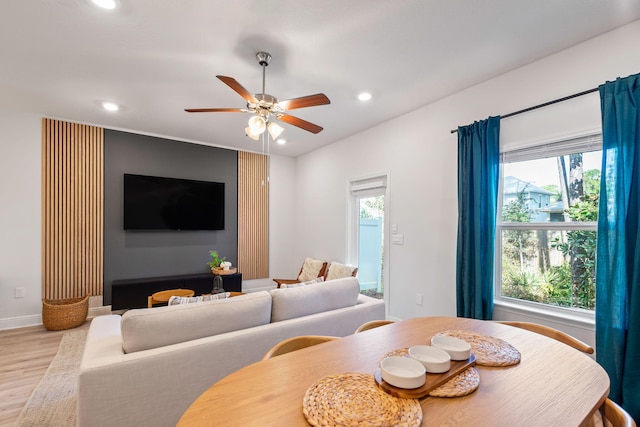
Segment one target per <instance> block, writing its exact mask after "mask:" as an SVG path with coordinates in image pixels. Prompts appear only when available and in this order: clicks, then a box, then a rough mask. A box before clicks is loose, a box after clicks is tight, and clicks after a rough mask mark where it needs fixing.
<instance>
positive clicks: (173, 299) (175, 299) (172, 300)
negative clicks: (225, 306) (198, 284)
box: [167, 292, 231, 305]
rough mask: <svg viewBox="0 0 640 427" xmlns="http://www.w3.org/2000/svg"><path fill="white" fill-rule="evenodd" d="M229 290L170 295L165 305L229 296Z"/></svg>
mask: <svg viewBox="0 0 640 427" xmlns="http://www.w3.org/2000/svg"><path fill="white" fill-rule="evenodd" d="M229 295H231V292H220V293H219V294H208V295H200V296H197V297H177V296H172V297H171V298H169V302H168V303H167V305H179V304H191V303H194V302H203V301H213V300H216V299H225V298H229Z"/></svg>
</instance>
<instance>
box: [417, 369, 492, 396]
mask: <svg viewBox="0 0 640 427" xmlns="http://www.w3.org/2000/svg"><path fill="white" fill-rule="evenodd" d="M479 385H480V374H479V373H478V370H477V369H475V368H469V369H465V370H464V371H462V372H461V373H459V374H458V375H456V376H455V377H453V378H451V379H450V380H449V381H447V382H446V383H444V384H442V385H441V386H440V387H438V388H437V389H435V390H432V391H430V392H429V396H433V397H460V396H466V395H467V394H471V393H473V392H474V391H476V389H477V388H478V386H479Z"/></svg>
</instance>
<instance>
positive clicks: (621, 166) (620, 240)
mask: <svg viewBox="0 0 640 427" xmlns="http://www.w3.org/2000/svg"><path fill="white" fill-rule="evenodd" d="M599 89H600V107H601V110H602V177H601V180H600V205H599V212H598V242H597V253H596V351H597V353H596V354H597V360H598V362H599V363H600V364H601V365H602V366H603V367H604V369H605V370H606V371H607V373H608V374H609V378H610V379H611V393H610V395H609V396H610V397H611V399H612V400H614V401H616V402H618V403H619V404H620V405H622V407H624V408H625V409H626V410H627V412H629V413H630V414H631V416H632V417H633V418H634V419H636V420H640V233H639V232H638V228H639V226H640V212H639V211H638V197H639V195H640V74H637V75H634V76H630V77H627V78H624V79H620V78H619V79H617V80H616V81H615V82H607V83H605V84H603V85H601V86H600V88H599Z"/></svg>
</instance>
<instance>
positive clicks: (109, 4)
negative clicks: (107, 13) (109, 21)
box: [91, 0, 116, 9]
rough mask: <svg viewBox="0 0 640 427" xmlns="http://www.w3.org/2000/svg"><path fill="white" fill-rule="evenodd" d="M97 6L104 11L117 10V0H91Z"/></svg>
mask: <svg viewBox="0 0 640 427" xmlns="http://www.w3.org/2000/svg"><path fill="white" fill-rule="evenodd" d="M91 1H92V2H93V3H94V4H95V5H97V6H100V7H101V8H103V9H115V7H116V2H115V0H91Z"/></svg>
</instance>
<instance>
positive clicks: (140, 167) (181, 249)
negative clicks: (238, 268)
mask: <svg viewBox="0 0 640 427" xmlns="http://www.w3.org/2000/svg"><path fill="white" fill-rule="evenodd" d="M104 146H105V157H104V302H103V303H104V305H110V304H111V282H112V281H113V280H117V279H135V278H145V277H156V276H170V275H179V274H191V273H204V272H207V271H209V268H208V267H207V265H206V263H207V262H208V261H209V259H210V257H209V251H210V250H212V249H215V250H217V251H218V252H219V253H220V254H221V255H222V256H225V257H226V258H227V260H229V261H231V262H232V263H233V264H234V265H237V254H238V153H237V152H236V151H233V150H227V149H224V148H216V147H209V146H205V145H197V144H190V143H184V142H179V141H173V140H169V139H163V138H156V137H151V136H145V135H138V134H132V133H127V132H120V131H114V130H108V129H107V130H105V135H104ZM125 173H130V174H138V175H152V176H162V177H168V178H183V179H195V180H200V181H214V182H224V183H225V225H224V230H218V231H130V230H128V231H124V230H123V176H124V174H125Z"/></svg>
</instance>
